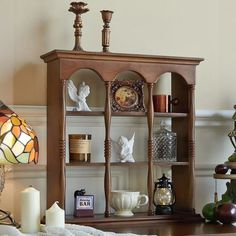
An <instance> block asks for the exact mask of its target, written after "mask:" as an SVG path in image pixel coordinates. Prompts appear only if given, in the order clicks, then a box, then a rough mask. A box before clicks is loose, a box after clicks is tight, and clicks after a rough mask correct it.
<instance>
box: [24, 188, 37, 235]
mask: <svg viewBox="0 0 236 236" xmlns="http://www.w3.org/2000/svg"><path fill="white" fill-rule="evenodd" d="M39 229H40V192H39V191H38V190H36V189H35V188H33V187H28V188H26V189H25V190H23V191H22V192H21V231H22V232H23V233H37V232H39Z"/></svg>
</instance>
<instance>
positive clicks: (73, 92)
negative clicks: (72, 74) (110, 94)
mask: <svg viewBox="0 0 236 236" xmlns="http://www.w3.org/2000/svg"><path fill="white" fill-rule="evenodd" d="M67 87H68V93H69V97H70V99H71V100H72V101H74V102H75V106H76V107H75V108H74V109H73V110H75V111H91V109H90V108H89V107H88V105H87V103H86V97H87V96H88V95H89V94H90V88H89V86H88V85H86V84H85V83H84V82H82V84H80V86H79V89H78V90H77V88H76V87H75V85H74V83H73V81H72V80H68V83H67Z"/></svg>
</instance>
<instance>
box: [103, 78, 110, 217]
mask: <svg viewBox="0 0 236 236" xmlns="http://www.w3.org/2000/svg"><path fill="white" fill-rule="evenodd" d="M105 86H106V101H105V111H104V121H105V142H104V149H105V150H104V155H105V177H104V189H105V213H104V215H105V217H108V216H109V215H110V194H111V191H110V190H111V165H110V159H111V139H110V129H111V99H110V91H111V82H105Z"/></svg>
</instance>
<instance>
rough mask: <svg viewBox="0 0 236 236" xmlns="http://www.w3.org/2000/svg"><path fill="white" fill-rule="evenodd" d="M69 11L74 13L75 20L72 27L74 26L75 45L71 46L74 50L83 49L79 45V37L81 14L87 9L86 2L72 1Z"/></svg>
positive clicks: (80, 34)
mask: <svg viewBox="0 0 236 236" xmlns="http://www.w3.org/2000/svg"><path fill="white" fill-rule="evenodd" d="M70 5H71V7H70V9H69V11H71V12H73V13H75V15H76V17H75V21H74V25H73V27H74V28H75V46H74V48H73V50H74V51H83V48H82V47H81V37H82V27H83V25H82V19H81V15H82V14H83V13H86V12H87V11H89V9H88V8H86V6H87V5H88V4H87V3H84V2H72V3H71V4H70Z"/></svg>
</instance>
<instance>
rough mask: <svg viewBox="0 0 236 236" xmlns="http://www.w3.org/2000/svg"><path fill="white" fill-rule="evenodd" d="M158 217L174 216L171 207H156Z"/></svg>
mask: <svg viewBox="0 0 236 236" xmlns="http://www.w3.org/2000/svg"><path fill="white" fill-rule="evenodd" d="M155 214H156V215H172V214H173V209H172V207H171V206H160V205H158V206H156V211H155Z"/></svg>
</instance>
